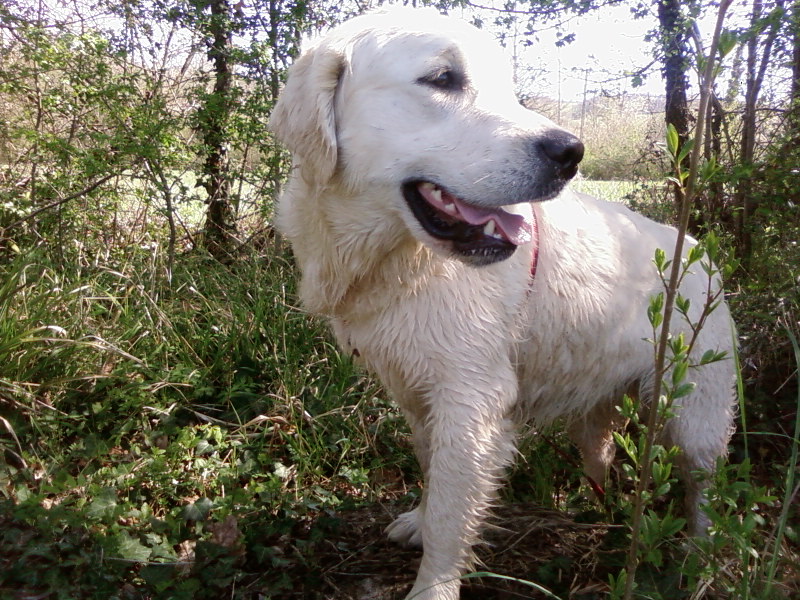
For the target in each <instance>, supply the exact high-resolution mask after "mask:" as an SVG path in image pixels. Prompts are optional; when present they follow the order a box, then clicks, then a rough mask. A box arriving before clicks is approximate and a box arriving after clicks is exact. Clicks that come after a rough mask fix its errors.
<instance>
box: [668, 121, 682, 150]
mask: <svg viewBox="0 0 800 600" xmlns="http://www.w3.org/2000/svg"><path fill="white" fill-rule="evenodd" d="M678 143H679V138H678V130H677V129H675V125H673V124H672V123H668V124H667V152H669V155H670V156H671V157H672V158H675V157H676V156H677V154H678Z"/></svg>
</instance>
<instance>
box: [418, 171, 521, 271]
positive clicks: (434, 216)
mask: <svg viewBox="0 0 800 600" xmlns="http://www.w3.org/2000/svg"><path fill="white" fill-rule="evenodd" d="M403 196H404V197H405V199H406V202H407V203H408V206H409V208H410V209H411V212H412V213H413V214H414V216H415V217H416V219H417V221H419V223H420V225H422V228H423V229H425V231H426V232H427V233H429V234H430V235H431V236H433V237H434V238H436V239H439V240H443V241H446V242H449V243H450V244H452V247H453V250H454V251H455V252H457V253H459V254H462V255H464V256H467V257H470V258H474V259H477V260H478V261H479V262H482V263H490V262H496V261H498V260H503V259H505V258H508V257H509V256H511V255H512V254H513V253H514V250H516V248H517V246H519V245H521V244H525V243H527V242H529V241H531V236H532V234H531V230H532V225H531V222H530V220H528V219H526V218H525V217H523V216H521V215H517V214H514V213H511V212H508V211H507V210H504V209H502V208H499V207H498V208H483V207H478V206H475V205H472V204H468V203H467V202H466V201H464V200H463V199H461V198H458V197H456V196H454V195H453V194H451V193H449V192H448V191H447V190H445V189H444V188H442V187H440V186H438V185H436V184H435V183H431V182H430V181H410V182H407V183H405V184H404V185H403Z"/></svg>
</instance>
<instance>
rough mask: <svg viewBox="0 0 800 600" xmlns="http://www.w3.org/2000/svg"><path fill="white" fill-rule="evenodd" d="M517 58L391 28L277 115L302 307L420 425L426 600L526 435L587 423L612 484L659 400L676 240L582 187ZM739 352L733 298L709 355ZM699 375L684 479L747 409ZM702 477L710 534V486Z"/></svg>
mask: <svg viewBox="0 0 800 600" xmlns="http://www.w3.org/2000/svg"><path fill="white" fill-rule="evenodd" d="M506 65H507V61H506V60H505V58H504V57H503V56H502V54H501V52H500V51H499V49H498V48H497V47H496V45H495V44H494V43H492V42H491V40H490V39H489V38H488V37H487V36H486V35H485V34H484V33H482V32H480V31H479V30H477V29H475V28H473V27H471V26H470V25H468V24H466V23H464V22H461V21H459V20H454V19H451V18H447V17H442V16H439V15H438V14H436V13H435V12H433V11H431V10H410V9H402V10H392V11H389V12H388V13H373V14H369V15H366V16H362V17H357V18H355V19H353V20H351V21H349V22H348V23H346V24H344V25H343V26H341V27H339V28H337V29H335V30H334V31H332V32H331V33H330V34H328V35H327V36H326V37H324V38H323V39H321V40H320V41H318V42H317V43H315V44H314V45H313V46H312V47H310V48H308V49H307V50H306V51H305V52H304V53H303V55H302V56H301V57H300V58H299V59H298V60H297V61H296V62H295V64H294V65H293V67H292V68H291V71H290V74H289V79H288V82H287V84H286V87H285V89H284V90H283V93H282V95H281V97H280V99H279V101H278V104H277V105H276V106H275V110H274V112H273V116H272V120H271V126H272V128H273V130H274V132H275V133H276V135H277V136H278V138H279V139H280V140H282V141H283V142H284V143H285V144H286V145H287V146H288V148H289V149H290V150H291V151H292V153H293V156H294V163H295V168H294V170H293V172H292V175H291V178H290V180H289V183H288V185H287V188H286V191H285V193H284V194H283V196H282V198H281V199H280V202H279V206H278V216H277V223H278V226H279V229H280V230H281V231H282V232H283V233H284V234H285V236H286V237H287V238H288V239H289V241H290V242H291V244H292V246H293V250H294V253H295V256H296V258H297V261H298V264H299V266H300V269H301V271H302V280H301V284H300V296H301V299H302V302H303V304H304V306H305V307H306V308H307V309H308V310H309V311H311V312H314V313H317V314H321V315H325V316H326V317H327V318H328V319H329V320H330V323H331V325H332V327H333V330H334V332H335V334H336V337H337V339H338V341H339V342H340V343H341V345H342V346H343V347H344V348H345V349H346V350H347V351H349V352H352V353H353V355H355V356H360V357H361V359H362V360H363V361H364V362H365V363H366V365H367V367H368V368H370V369H371V370H372V371H374V372H375V373H376V374H377V375H378V376H379V377H380V378H381V380H382V381H383V383H384V384H385V385H386V387H387V388H388V389H389V390H390V392H391V393H392V395H393V397H394V399H395V400H396V401H397V403H398V404H399V405H400V407H401V408H402V410H403V412H404V414H405V416H406V417H407V419H408V422H409V424H410V426H411V430H412V432H413V438H414V444H415V450H416V454H417V457H418V459H419V462H420V464H421V466H422V470H423V472H424V475H425V486H424V492H423V497H422V501H421V503H420V505H419V506H418V507H417V508H416V509H414V510H412V511H411V512H409V513H405V514H403V515H401V516H400V517H399V518H398V519H397V520H396V521H395V522H394V523H392V524H391V525H390V526H389V529H388V532H389V537H390V538H391V539H393V540H395V541H398V542H402V543H411V544H420V543H421V545H422V547H423V550H424V553H423V558H422V563H421V566H420V568H419V572H418V575H417V579H416V583H415V584H414V587H413V589H412V591H411V594H410V596H413V597H415V598H419V599H432V598H437V599H440V600H441V599H448V600H453V599H456V598H458V594H459V592H458V590H459V581H458V577H459V575H461V574H462V573H464V572H465V570H466V569H468V568H469V567H470V565H471V563H472V561H473V554H472V545H473V544H474V543H475V542H476V541H477V540H478V536H479V529H480V526H481V522H482V520H483V518H484V517H485V513H486V512H487V509H488V507H489V506H490V504H491V502H492V501H493V499H494V498H495V496H496V492H497V489H498V487H499V485H500V483H501V478H502V476H503V472H504V469H505V468H506V467H507V466H508V465H509V463H510V462H511V461H512V458H513V456H514V448H515V443H514V442H515V439H514V438H515V424H517V423H520V422H521V421H523V420H526V419H527V420H533V421H534V423H549V422H552V421H554V420H556V419H561V420H564V421H567V423H568V426H569V430H570V433H571V435H572V437H573V438H574V439H575V441H576V443H577V444H578V446H579V448H580V450H581V451H582V454H583V457H584V460H585V466H586V471H587V473H588V475H590V476H591V477H592V478H594V479H595V480H597V481H602V480H603V479H604V474H605V472H606V469H607V467H608V464H609V462H610V461H611V458H612V456H613V454H614V444H613V438H612V435H611V429H612V426H613V424H614V421H615V416H616V415H617V413H616V412H615V409H614V408H613V407H614V404H615V403H617V402H618V401H619V400H620V398H621V397H622V395H623V394H624V393H626V392H628V393H631V392H634V393H636V394H638V395H639V397H640V398H642V399H643V400H644V401H647V400H649V397H648V394H649V392H650V390H651V389H652V383H653V370H654V367H653V347H652V344H651V343H650V342H648V341H646V338H650V337H652V329H651V326H650V324H649V321H648V318H647V306H648V303H649V299H650V297H651V296H653V295H654V294H657V293H658V292H660V291H662V290H663V285H662V282H661V280H660V278H659V276H658V274H657V272H656V269H655V267H654V265H653V264H652V258H653V255H654V252H655V250H656V249H657V248H662V249H664V250H665V251H666V252H667V253H669V252H670V249H672V248H673V247H674V244H675V239H676V232H675V230H674V229H673V228H670V227H666V226H663V225H659V224H656V223H654V222H652V221H649V220H647V219H645V218H644V217H641V216H639V215H637V214H634V213H633V212H631V211H630V210H628V209H627V208H625V207H623V206H620V205H618V204H611V203H607V202H603V201H600V200H597V199H595V198H591V197H589V196H586V195H583V194H576V193H573V192H571V191H569V190H568V189H565V184H566V183H567V181H568V180H569V179H570V178H571V177H572V176H573V175H574V174H575V172H576V170H577V165H578V163H579V162H580V160H581V158H582V156H583V146H582V144H581V143H580V141H579V140H578V139H577V138H575V137H574V136H573V135H571V134H569V133H567V132H566V131H564V130H562V129H559V128H558V127H557V126H555V125H554V124H553V123H551V122H550V121H548V120H547V119H545V118H543V117H542V116H540V115H537V114H535V113H533V112H531V111H528V110H526V109H525V108H523V107H522V106H520V104H519V103H518V102H517V100H516V99H515V97H514V93H513V90H512V84H511V81H512V79H511V74H510V71H509V69H508V68H507V66H506ZM697 271H698V272H699V273H697V274H694V275H691V276H689V277H687V278H686V279H685V280H684V282H683V285H682V289H681V293H682V294H683V296H685V297H686V298H689V299H691V301H692V308H693V311H694V317H695V318H697V315H698V311H699V310H700V307H702V306H703V304H704V302H705V299H706V294H707V288H708V284H709V282H708V277H707V276H706V275H705V274H704V273H702V271H701V269H699V268H698V269H697ZM714 285H718V283H717V282H715V283H714ZM684 326H685V324H684ZM684 328H685V327H684ZM732 338H733V335H732V329H731V323H730V317H729V314H728V310H727V307H726V306H725V305H724V304H723V305H721V306H719V307H718V308H717V310H716V311H714V312H713V313H712V314H711V315H710V317H709V318H708V320H707V322H706V323H705V326H704V328H703V330H702V333H701V336H700V339H699V341H698V343H697V345H696V346H695V347H696V348H697V349H698V351H700V352H702V351H705V350H709V349H712V350H717V351H726V352H728V353H732V352H733V351H734V348H733V339H732ZM691 376H692V379H693V380H694V381H695V382H696V388H695V391H694V392H693V393H692V394H691V395H690V396H688V397H685V398H683V399H682V401H681V405H682V406H680V408H679V410H678V414H677V416H676V417H675V418H673V419H672V420H671V421H670V423H669V424H668V427H667V429H666V438H667V442H668V443H671V444H675V445H678V446H680V447H681V449H682V454H681V467H682V470H683V472H684V474H688V473H689V472H690V471H694V470H705V471H710V470H711V469H713V467H714V464H715V461H716V459H717V458H718V457H720V456H724V455H725V454H726V445H727V442H728V438H729V435H730V432H731V423H732V412H733V405H734V396H733V391H732V390H733V387H732V383H733V379H734V366H733V364H732V361H731V360H724V361H720V362H716V363H711V364H708V365H706V366H704V367H702V368H698V369H692V370H691ZM686 479H687V488H688V496H689V498H688V500H687V502H688V504H689V506H690V522H691V524H692V527H693V529H694V530H695V531H697V530H700V529H702V528H703V526H704V524H705V521H704V515H703V514H702V513H700V511H698V504H699V503H700V502H701V501H702V500H701V491H702V487H703V484H702V483H698V482H697V481H696V479H697V478H692V477H687V478H686Z"/></svg>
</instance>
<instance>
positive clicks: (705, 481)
mask: <svg viewBox="0 0 800 600" xmlns="http://www.w3.org/2000/svg"><path fill="white" fill-rule="evenodd" d="M689 377H690V379H694V381H695V389H694V391H693V392H692V394H691V395H689V396H687V397H686V398H682V399H681V405H680V406H676V407H675V416H674V417H673V418H672V419H670V421H669V422H668V423H667V425H666V428H665V431H664V433H665V441H666V443H667V444H668V445H674V446H678V447H679V448H680V450H681V452H680V454H679V455H678V467H679V469H680V474H681V478H682V479H683V481H684V484H685V488H686V514H687V519H688V521H689V533H690V534H691V535H704V534H705V533H706V531H707V529H708V526H709V525H710V524H711V523H710V521H709V519H708V516H707V515H706V514H705V513H704V512H703V510H702V506H703V505H704V504H705V503H706V502H707V499H706V497H705V494H704V491H705V489H706V488H707V487H708V485H709V481H710V478H711V475H712V474H713V472H714V470H715V468H716V464H717V461H718V459H720V458H723V457H725V456H726V455H727V451H728V440H729V439H730V436H731V433H732V431H733V413H734V406H735V396H734V394H733V378H734V375H733V365H732V361H730V360H727V361H720V362H718V363H712V364H708V365H704V366H702V367H700V368H698V369H697V370H692V371H690V375H689Z"/></svg>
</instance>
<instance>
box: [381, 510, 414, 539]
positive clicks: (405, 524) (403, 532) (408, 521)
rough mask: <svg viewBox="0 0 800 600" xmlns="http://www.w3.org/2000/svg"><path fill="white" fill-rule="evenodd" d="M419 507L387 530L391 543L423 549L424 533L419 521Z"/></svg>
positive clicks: (400, 517) (404, 515)
mask: <svg viewBox="0 0 800 600" xmlns="http://www.w3.org/2000/svg"><path fill="white" fill-rule="evenodd" d="M420 518H421V515H420V513H419V507H417V508H415V509H414V510H411V511H409V512H406V513H403V514H401V515H400V516H399V517H397V518H396V519H395V520H394V521H392V523H391V524H390V525H389V526H388V527H387V528H386V535H387V536H388V537H389V539H390V540H391V541H393V542H394V543H396V544H400V545H401V546H405V547H408V548H422V532H421V531H420V526H419V525H420V524H419V520H420Z"/></svg>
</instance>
